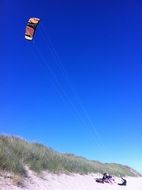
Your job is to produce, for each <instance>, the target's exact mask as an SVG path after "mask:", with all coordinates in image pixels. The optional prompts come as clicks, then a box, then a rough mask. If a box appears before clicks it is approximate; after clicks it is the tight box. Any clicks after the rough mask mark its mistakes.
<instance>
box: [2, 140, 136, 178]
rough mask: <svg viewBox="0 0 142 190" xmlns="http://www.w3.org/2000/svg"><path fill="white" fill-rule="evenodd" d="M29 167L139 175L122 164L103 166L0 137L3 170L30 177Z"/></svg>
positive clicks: (74, 171) (85, 172)
mask: <svg viewBox="0 0 142 190" xmlns="http://www.w3.org/2000/svg"><path fill="white" fill-rule="evenodd" d="M25 166H28V167H29V168H30V169H31V170H33V171H36V172H41V171H43V170H48V171H51V172H56V173H57V172H64V173H80V174H87V173H91V172H93V173H104V172H109V173H110V174H111V175H115V176H117V175H122V176H125V175H128V176H137V175H139V174H138V172H136V171H134V170H133V169H131V168H129V167H128V166H122V165H119V164H103V163H100V162H97V161H90V160H87V159H85V158H83V157H77V156H75V155H73V154H63V153H58V152H56V151H54V150H53V149H51V148H47V147H45V146H44V145H41V144H38V143H29V142H27V141H25V140H22V139H21V138H18V137H13V136H0V170H2V171H8V172H12V173H14V174H18V175H20V176H26V169H25Z"/></svg>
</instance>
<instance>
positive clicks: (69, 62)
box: [0, 0, 142, 172]
mask: <svg viewBox="0 0 142 190" xmlns="http://www.w3.org/2000/svg"><path fill="white" fill-rule="evenodd" d="M29 17H39V18H40V19H41V22H40V24H39V25H38V27H37V30H36V35H35V38H34V41H32V42H29V41H27V40H25V39H24V32H25V26H26V23H27V20H28V19H29ZM0 18H1V24H0V27H1V30H0V133H1V134H12V135H18V136H21V137H23V138H25V139H27V140H30V141H38V142H40V143H42V144H45V145H47V146H50V147H52V148H54V149H55V150H57V151H59V152H70V153H74V154H77V155H80V156H84V157H86V158H89V159H93V160H99V161H102V162H117V163H121V164H126V165H130V166H132V167H133V168H135V169H137V170H138V171H140V172H142V148H141V147H142V2H141V1H137V0H123V1H121V0H115V1H113V0H112V1H106V0H98V1H97V0H92V1H91V0H84V1H83V0H66V1H65V0H51V1H49V0H36V1H35V0H30V1H28V0H23V1H20V0H11V1H10V0H1V1H0Z"/></svg>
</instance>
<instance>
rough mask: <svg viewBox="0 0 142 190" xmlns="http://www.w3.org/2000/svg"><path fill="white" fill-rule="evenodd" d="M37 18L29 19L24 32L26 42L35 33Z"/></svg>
mask: <svg viewBox="0 0 142 190" xmlns="http://www.w3.org/2000/svg"><path fill="white" fill-rule="evenodd" d="M39 21H40V19H39V18H30V19H29V20H28V23H27V26H26V31H25V38H26V39H27V40H32V39H33V37H34V34H35V31H36V27H37V25H38V24H39Z"/></svg>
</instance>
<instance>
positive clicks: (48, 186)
mask: <svg viewBox="0 0 142 190" xmlns="http://www.w3.org/2000/svg"><path fill="white" fill-rule="evenodd" d="M97 177H101V175H100V174H89V175H79V174H70V175H67V174H52V173H49V172H43V173H42V174H40V175H37V174H36V173H34V172H32V171H30V170H29V171H28V177H27V178H26V179H25V180H24V181H23V183H22V184H23V185H22V186H21V184H20V186H19V187H18V186H16V184H14V182H13V180H12V179H11V178H10V177H8V176H7V177H4V176H2V175H1V176H0V190H121V189H122V190H142V177H126V179H127V186H119V185H118V184H117V183H119V182H121V180H120V179H119V178H115V182H114V183H113V184H100V183H97V182H96V181H95V179H96V178H97Z"/></svg>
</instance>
